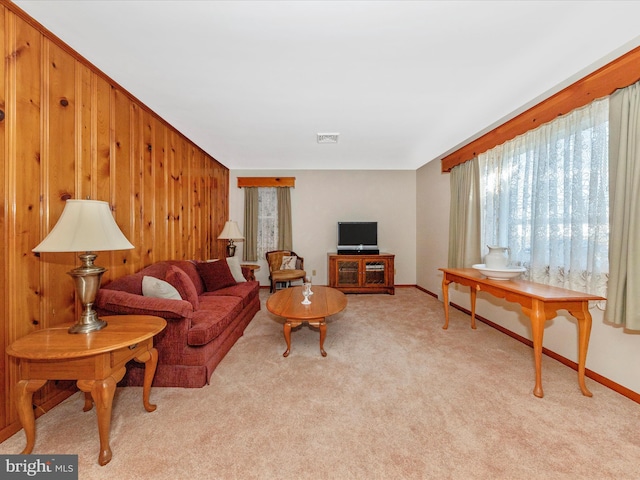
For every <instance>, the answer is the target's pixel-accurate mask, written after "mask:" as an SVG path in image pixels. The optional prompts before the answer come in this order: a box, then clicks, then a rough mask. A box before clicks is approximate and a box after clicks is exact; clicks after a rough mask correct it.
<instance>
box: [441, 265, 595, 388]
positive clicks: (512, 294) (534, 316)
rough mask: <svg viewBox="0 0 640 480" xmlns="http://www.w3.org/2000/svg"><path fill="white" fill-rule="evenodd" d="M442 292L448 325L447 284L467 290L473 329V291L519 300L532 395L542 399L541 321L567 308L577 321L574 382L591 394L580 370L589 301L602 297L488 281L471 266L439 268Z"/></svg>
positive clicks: (585, 345)
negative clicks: (527, 332) (527, 331)
mask: <svg viewBox="0 0 640 480" xmlns="http://www.w3.org/2000/svg"><path fill="white" fill-rule="evenodd" d="M440 270H441V271H442V272H443V277H442V294H443V297H444V315H445V323H444V326H443V327H442V328H444V329H446V328H447V327H448V326H449V284H450V283H452V282H454V283H458V284H460V285H465V286H468V287H469V288H470V291H471V328H476V318H475V315H476V294H477V292H478V291H484V292H487V293H489V294H490V295H493V296H494V297H498V298H504V299H505V300H507V301H508V302H515V303H519V304H520V306H521V307H522V311H523V312H524V313H525V314H526V315H527V316H528V317H529V320H530V321H531V333H532V336H533V355H534V359H535V367H536V384H535V387H534V389H533V394H534V395H535V396H536V397H540V398H542V396H543V395H544V394H543V391H542V374H541V365H542V337H543V334H544V323H545V322H546V321H547V320H551V319H552V318H554V317H555V316H556V315H557V312H558V310H563V309H564V310H567V311H568V312H569V313H570V314H571V315H573V316H574V317H575V318H576V319H577V320H578V383H579V385H580V390H582V394H583V395H585V396H587V397H591V396H592V393H591V392H590V391H589V390H588V389H587V386H586V385H585V381H584V369H585V364H586V361H587V348H588V347H589V336H590V335H591V314H590V313H589V301H596V300H605V299H604V298H603V297H599V296H597V295H590V294H588V293H582V292H574V291H572V290H566V289H564V288H558V287H552V286H550V285H543V284H540V283H534V282H528V281H526V280H490V279H488V278H486V277H485V276H484V275H482V274H481V273H480V272H478V271H477V270H475V269H473V268H441V269H440Z"/></svg>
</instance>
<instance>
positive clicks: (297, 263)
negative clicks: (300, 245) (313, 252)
mask: <svg viewBox="0 0 640 480" xmlns="http://www.w3.org/2000/svg"><path fill="white" fill-rule="evenodd" d="M265 256H266V258H267V263H268V264H269V280H270V281H271V293H273V292H275V291H276V284H278V283H286V284H287V285H289V284H290V283H291V281H292V280H298V279H302V281H303V282H305V281H306V277H307V273H306V272H305V271H304V258H302V257H301V256H299V255H298V254H297V253H296V252H293V251H291V250H273V251H271V252H267V254H266V255H265Z"/></svg>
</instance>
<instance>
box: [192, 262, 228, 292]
mask: <svg viewBox="0 0 640 480" xmlns="http://www.w3.org/2000/svg"><path fill="white" fill-rule="evenodd" d="M196 268H197V269H198V273H199V274H200V276H201V277H202V280H203V281H204V287H205V290H206V291H207V292H214V291H216V290H219V289H221V288H225V287H231V286H232V285H235V284H236V281H235V279H234V278H233V275H232V274H231V270H230V269H229V264H227V262H225V261H220V260H218V261H215V262H198V263H197V264H196Z"/></svg>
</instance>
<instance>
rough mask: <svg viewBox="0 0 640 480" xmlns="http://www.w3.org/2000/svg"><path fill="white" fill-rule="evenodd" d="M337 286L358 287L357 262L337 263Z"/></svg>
mask: <svg viewBox="0 0 640 480" xmlns="http://www.w3.org/2000/svg"><path fill="white" fill-rule="evenodd" d="M338 285H341V286H346V285H350V286H351V285H352V286H358V262H357V261H356V262H350V261H338Z"/></svg>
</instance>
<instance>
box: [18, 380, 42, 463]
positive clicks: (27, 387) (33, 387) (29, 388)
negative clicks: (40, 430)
mask: <svg viewBox="0 0 640 480" xmlns="http://www.w3.org/2000/svg"><path fill="white" fill-rule="evenodd" d="M45 383H47V381H46V380H20V381H19V382H18V384H17V385H16V389H15V392H14V395H15V396H14V400H15V402H16V407H17V409H18V418H19V419H20V423H21V424H22V428H24V434H25V436H26V437H27V444H26V446H25V447H24V450H22V455H28V454H29V453H31V452H32V451H33V446H34V445H35V443H36V418H35V415H34V413H33V406H32V402H33V392H35V391H37V390H38V389H39V388H41V387H42V386H43V385H44V384H45Z"/></svg>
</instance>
